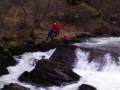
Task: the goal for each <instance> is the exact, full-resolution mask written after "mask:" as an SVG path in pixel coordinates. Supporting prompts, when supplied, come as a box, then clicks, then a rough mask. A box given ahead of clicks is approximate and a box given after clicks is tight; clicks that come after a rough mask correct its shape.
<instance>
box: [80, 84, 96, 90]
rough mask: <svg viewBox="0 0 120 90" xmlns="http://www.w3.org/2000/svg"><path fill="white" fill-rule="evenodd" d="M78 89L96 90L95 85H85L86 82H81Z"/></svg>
mask: <svg viewBox="0 0 120 90" xmlns="http://www.w3.org/2000/svg"><path fill="white" fill-rule="evenodd" d="M78 90H97V89H96V88H95V87H93V86H90V85H87V84H82V85H81V86H80V87H79V88H78Z"/></svg>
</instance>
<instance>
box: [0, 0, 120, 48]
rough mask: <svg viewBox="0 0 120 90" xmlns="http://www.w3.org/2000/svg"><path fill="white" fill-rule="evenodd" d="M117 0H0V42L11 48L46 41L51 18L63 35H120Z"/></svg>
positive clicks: (119, 12)
mask: <svg viewBox="0 0 120 90" xmlns="http://www.w3.org/2000/svg"><path fill="white" fill-rule="evenodd" d="M119 2H120V1H119V0H116V1H114V0H44V1H43V0H0V32H1V33H0V42H1V43H0V45H1V46H6V47H14V46H19V45H22V44H25V43H26V41H30V40H33V37H34V36H35V42H36V43H41V41H42V42H43V41H45V39H46V36H47V30H48V28H49V26H50V25H51V24H52V23H53V22H54V21H60V22H61V24H62V27H63V28H62V32H61V35H60V36H59V37H58V38H57V39H60V38H62V37H63V36H64V35H66V34H67V35H70V36H72V37H73V36H75V35H76V33H78V34H79V33H81V32H90V33H91V34H93V35H94V36H111V35H112V36H116V35H117V36H118V35H120V30H119V29H120V27H119V26H120V18H119V15H120V8H119V7H120V6H119Z"/></svg>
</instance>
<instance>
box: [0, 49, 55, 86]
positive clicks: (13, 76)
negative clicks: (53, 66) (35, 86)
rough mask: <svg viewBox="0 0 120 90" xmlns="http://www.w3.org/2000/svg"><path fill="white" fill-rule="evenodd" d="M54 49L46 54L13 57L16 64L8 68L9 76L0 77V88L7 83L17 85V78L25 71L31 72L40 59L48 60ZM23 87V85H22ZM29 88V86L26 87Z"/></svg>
mask: <svg viewBox="0 0 120 90" xmlns="http://www.w3.org/2000/svg"><path fill="white" fill-rule="evenodd" d="M54 51H55V49H52V50H49V51H48V52H33V53H24V54H23V55H20V56H14V58H15V60H16V61H17V62H18V64H17V65H16V66H10V67H8V68H7V69H8V71H9V74H8V75H3V76H2V77H0V88H2V87H3V86H4V85H5V84H9V83H19V84H22V83H20V82H19V81H18V78H19V76H20V75H21V74H22V73H23V72H25V71H28V72H30V71H32V70H33V69H34V68H35V64H36V61H38V60H40V59H43V58H44V59H49V58H50V57H51V55H52V54H53V53H54ZM22 85H24V84H22ZM26 86H29V85H26Z"/></svg>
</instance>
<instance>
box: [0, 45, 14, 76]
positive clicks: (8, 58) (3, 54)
mask: <svg viewBox="0 0 120 90" xmlns="http://www.w3.org/2000/svg"><path fill="white" fill-rule="evenodd" d="M15 63H16V61H15V60H14V59H13V57H12V55H11V53H10V52H9V51H8V50H7V49H5V48H3V47H0V75H4V74H8V71H7V69H6V68H7V67H8V66H12V65H15Z"/></svg>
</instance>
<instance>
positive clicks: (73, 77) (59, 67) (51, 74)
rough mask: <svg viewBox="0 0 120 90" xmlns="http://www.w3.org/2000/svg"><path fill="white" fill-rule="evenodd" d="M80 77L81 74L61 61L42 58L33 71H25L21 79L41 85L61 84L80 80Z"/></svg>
mask: <svg viewBox="0 0 120 90" xmlns="http://www.w3.org/2000/svg"><path fill="white" fill-rule="evenodd" d="M79 78H80V76H78V75H77V74H76V73H74V72H73V71H72V70H71V69H69V68H68V67H67V66H65V65H63V64H61V63H58V62H56V61H47V60H42V61H39V62H38V63H37V65H36V67H35V69H34V70H33V71H31V72H25V73H23V74H22V75H21V77H20V78H19V80H20V81H22V82H29V83H33V84H37V85H39V86H52V85H57V86H60V85H63V84H67V83H72V82H75V81H78V80H79Z"/></svg>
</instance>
